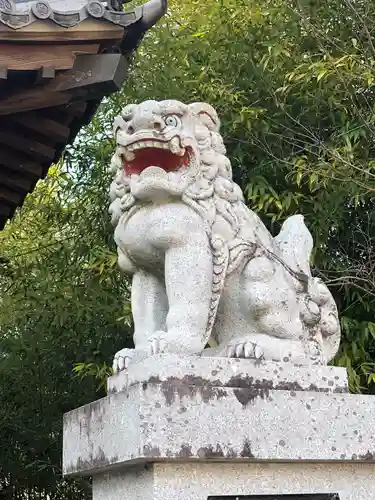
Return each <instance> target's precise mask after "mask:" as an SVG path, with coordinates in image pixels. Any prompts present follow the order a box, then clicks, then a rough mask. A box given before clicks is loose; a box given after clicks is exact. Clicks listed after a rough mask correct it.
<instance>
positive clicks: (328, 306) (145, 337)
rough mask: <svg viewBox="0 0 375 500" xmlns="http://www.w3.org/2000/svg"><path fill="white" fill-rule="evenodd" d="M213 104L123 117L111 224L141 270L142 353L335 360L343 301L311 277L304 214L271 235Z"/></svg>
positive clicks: (142, 109) (167, 104)
mask: <svg viewBox="0 0 375 500" xmlns="http://www.w3.org/2000/svg"><path fill="white" fill-rule="evenodd" d="M219 130H220V120H219V118H218V116H217V114H216V111H215V110H214V109H213V108H212V106H210V105H209V104H205V103H193V104H189V105H186V104H183V103H181V102H179V101H173V100H165V101H160V102H157V101H151V100H150V101H146V102H143V103H141V104H131V105H128V106H126V107H125V108H124V110H123V111H122V113H121V115H120V116H118V117H117V118H116V120H115V124H114V135H115V138H116V144H117V148H116V151H115V154H114V156H113V159H112V163H111V170H112V172H113V174H114V180H113V182H112V185H111V189H110V197H111V206H110V212H111V215H112V221H113V223H114V224H115V225H116V230H115V241H116V243H117V247H118V255H119V259H118V262H119V266H120V268H121V269H122V270H123V271H124V272H126V273H127V274H130V275H132V276H133V282H132V313H133V319H134V326H135V333H134V345H135V351H133V350H131V349H124V350H121V351H120V352H118V353H117V354H116V355H115V359H114V369H115V371H122V370H125V369H127V367H128V365H129V363H130V362H131V359H132V358H133V356H134V355H135V354H137V352H138V351H142V352H145V353H147V355H150V354H151V355H152V354H157V353H163V352H168V353H180V354H184V355H194V354H201V353H202V351H203V350H204V348H205V346H206V344H207V342H208V341H209V340H210V338H213V339H214V340H215V341H216V343H217V344H218V347H217V349H216V350H214V351H210V352H211V355H216V356H228V357H234V358H236V357H237V358H241V357H245V358H251V359H259V360H260V359H262V360H267V361H283V362H292V363H299V364H305V365H310V364H323V365H324V364H327V363H328V362H329V361H330V360H331V359H332V358H333V357H334V356H335V354H336V352H337V350H338V347H339V342H340V325H339V321H338V314H337V308H336V305H335V302H334V300H333V297H332V295H331V293H330V292H329V290H328V288H327V287H326V286H325V285H324V284H323V283H322V282H321V281H320V280H318V279H317V278H313V277H312V276H311V271H310V254H311V251H312V247H313V241H312V237H311V234H310V233H309V231H308V229H307V227H306V226H305V224H304V221H303V217H302V216H301V215H295V216H292V217H290V218H289V219H288V220H287V221H285V223H284V224H283V226H282V229H281V231H280V234H279V235H278V236H277V237H276V238H273V237H272V236H271V234H270V233H269V231H268V230H267V228H266V226H265V225H264V224H263V223H262V221H261V219H260V218H259V217H258V215H257V214H255V213H254V212H253V211H251V210H249V209H248V208H247V206H246V204H245V203H244V198H243V194H242V192H241V189H240V188H239V186H238V185H236V184H235V183H234V182H233V179H232V170H231V164H230V161H229V159H228V158H227V157H226V155H225V153H226V151H225V147H224V144H223V139H222V137H221V135H220V133H219Z"/></svg>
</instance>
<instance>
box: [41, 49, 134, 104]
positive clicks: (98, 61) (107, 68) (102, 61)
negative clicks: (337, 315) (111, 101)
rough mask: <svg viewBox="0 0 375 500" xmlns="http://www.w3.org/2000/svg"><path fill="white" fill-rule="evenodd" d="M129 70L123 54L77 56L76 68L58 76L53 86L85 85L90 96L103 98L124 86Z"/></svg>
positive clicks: (56, 87)
mask: <svg viewBox="0 0 375 500" xmlns="http://www.w3.org/2000/svg"><path fill="white" fill-rule="evenodd" d="M127 72H128V61H127V59H126V58H125V56H123V55H121V54H99V55H89V56H77V58H76V61H75V64H74V68H73V69H72V70H71V71H69V72H67V73H66V74H65V75H61V76H60V78H56V79H55V80H54V82H52V83H51V88H54V89H56V90H57V91H59V92H61V91H66V90H74V89H78V88H81V87H84V88H86V89H87V90H88V92H89V96H90V98H95V97H99V98H102V97H103V96H105V95H109V94H112V93H113V92H117V91H118V90H120V88H121V87H122V84H123V83H124V80H125V78H126V76H127Z"/></svg>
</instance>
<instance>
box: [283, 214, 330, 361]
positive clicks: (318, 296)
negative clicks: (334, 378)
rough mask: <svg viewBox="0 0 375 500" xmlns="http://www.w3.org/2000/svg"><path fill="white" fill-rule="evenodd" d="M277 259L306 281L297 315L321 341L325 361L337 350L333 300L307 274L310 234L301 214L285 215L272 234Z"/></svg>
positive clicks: (320, 283)
mask: <svg viewBox="0 0 375 500" xmlns="http://www.w3.org/2000/svg"><path fill="white" fill-rule="evenodd" d="M274 242H275V244H276V248H277V250H278V252H279V257H280V259H281V260H282V261H283V262H285V264H287V266H288V267H289V268H290V269H292V270H293V271H294V272H296V273H299V274H301V273H302V275H304V276H305V277H306V281H307V287H305V289H304V291H303V293H302V294H301V295H300V300H299V304H300V308H301V311H300V318H301V320H302V322H303V324H304V325H305V327H306V328H307V329H308V330H309V331H311V334H312V336H313V337H315V338H316V339H317V340H318V341H319V342H320V344H321V346H322V350H323V354H324V357H325V359H326V361H327V362H328V361H330V360H331V359H332V358H333V357H334V356H335V355H336V353H337V351H338V348H339V344H340V322H339V318H338V311H337V307H336V304H335V301H334V299H333V297H332V295H331V292H330V291H329V289H328V287H327V286H326V285H325V284H324V283H323V282H322V281H321V280H320V279H318V278H313V277H312V276H311V269H310V257H311V252H312V249H313V238H312V236H311V233H310V231H309V230H308V229H307V227H306V225H305V223H304V219H303V216H302V215H293V216H292V217H289V218H288V219H287V220H286V221H285V222H284V224H283V225H282V228H281V231H280V233H279V234H278V235H277V236H276V237H275V238H274Z"/></svg>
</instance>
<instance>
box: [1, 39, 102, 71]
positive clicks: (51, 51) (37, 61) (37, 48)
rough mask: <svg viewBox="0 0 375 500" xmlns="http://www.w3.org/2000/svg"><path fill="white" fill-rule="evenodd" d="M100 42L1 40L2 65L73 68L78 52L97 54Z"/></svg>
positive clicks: (25, 67) (26, 68) (6, 66)
mask: <svg viewBox="0 0 375 500" xmlns="http://www.w3.org/2000/svg"><path fill="white" fill-rule="evenodd" d="M99 48H100V44H95V43H92V44H88V43H81V44H79V43H76V44H64V45H61V44H60V45H56V44H48V45H47V44H46V45H40V44H34V45H31V44H27V43H26V44H25V43H22V42H21V43H18V44H14V43H13V44H11V43H5V42H0V67H5V68H8V71H9V70H38V69H40V68H43V67H45V68H48V67H52V68H55V69H56V70H65V69H71V68H72V67H73V65H74V61H75V57H76V55H77V54H97V53H98V51H99Z"/></svg>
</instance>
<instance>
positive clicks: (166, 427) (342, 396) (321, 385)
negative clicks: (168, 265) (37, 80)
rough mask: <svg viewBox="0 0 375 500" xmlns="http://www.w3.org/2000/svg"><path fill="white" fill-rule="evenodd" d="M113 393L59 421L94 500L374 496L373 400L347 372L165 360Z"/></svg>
mask: <svg viewBox="0 0 375 500" xmlns="http://www.w3.org/2000/svg"><path fill="white" fill-rule="evenodd" d="M108 392H109V395H108V396H107V397H106V398H104V399H101V400H99V401H96V402H94V403H91V404H89V405H86V406H84V407H82V408H78V409H77V410H74V411H72V412H70V413H68V414H66V415H65V417H64V457H63V462H64V473H65V474H66V475H72V474H76V475H79V474H81V475H82V474H86V475H92V476H94V480H93V490H94V500H104V499H106V500H107V499H109V500H120V499H121V500H123V499H129V500H133V499H134V500H135V499H137V500H138V499H139V500H141V499H142V500H156V499H160V500H169V499H171V500H172V499H178V500H207V499H208V498H209V497H210V496H214V497H217V496H234V497H237V496H241V495H288V494H289V495H290V494H296V495H302V494H335V493H337V494H339V498H340V500H349V499H350V500H365V499H366V500H375V455H374V454H373V453H374V451H375V435H374V428H375V426H374V423H375V417H374V415H375V398H374V397H371V396H356V395H350V394H348V388H347V379H346V373H345V370H344V369H341V368H335V367H322V366H311V367H299V366H294V365H291V364H287V363H285V364H278V363H272V362H268V363H255V362H253V361H251V360H236V359H226V358H199V357H190V358H182V357H178V356H170V355H159V356H154V357H152V358H149V359H147V360H144V361H141V362H139V363H136V364H133V365H131V366H130V368H129V370H128V372H127V373H126V374H125V373H122V374H119V375H117V376H115V377H112V378H111V379H109V382H108ZM272 498H273V497H272ZM281 498H282V497H281ZM298 498H299V497H296V500H297V499H298ZM303 498H304V497H301V499H303ZM321 498H323V497H321ZM325 498H327V499H328V498H329V497H328V496H327V497H325ZM318 499H319V497H317V500H318ZM319 500H320V499H319Z"/></svg>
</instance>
